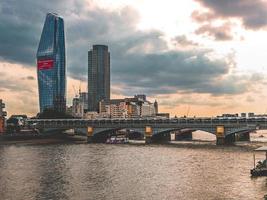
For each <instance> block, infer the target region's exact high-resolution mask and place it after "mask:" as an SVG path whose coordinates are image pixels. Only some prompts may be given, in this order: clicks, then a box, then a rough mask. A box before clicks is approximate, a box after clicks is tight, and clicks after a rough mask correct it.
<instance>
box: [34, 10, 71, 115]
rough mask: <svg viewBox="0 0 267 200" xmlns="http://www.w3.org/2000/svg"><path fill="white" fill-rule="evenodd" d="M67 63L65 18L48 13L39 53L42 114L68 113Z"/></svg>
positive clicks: (38, 68)
mask: <svg viewBox="0 0 267 200" xmlns="http://www.w3.org/2000/svg"><path fill="white" fill-rule="evenodd" d="M65 62H66V61H65V36H64V21H63V18H61V17H59V16H58V15H57V14H54V13H48V14H47V15H46V19H45V24H44V27H43V31H42V35H41V39H40V43H39V47H38V51H37V75H38V89H39V105H40V112H43V111H44V110H47V109H49V110H54V111H57V112H65V111H66V67H65Z"/></svg>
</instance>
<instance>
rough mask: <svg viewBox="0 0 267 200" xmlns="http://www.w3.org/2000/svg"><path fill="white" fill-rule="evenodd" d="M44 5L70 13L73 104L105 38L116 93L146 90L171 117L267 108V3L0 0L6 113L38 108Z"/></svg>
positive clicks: (0, 70) (0, 89) (0, 95)
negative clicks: (91, 54) (93, 50)
mask: <svg viewBox="0 0 267 200" xmlns="http://www.w3.org/2000/svg"><path fill="white" fill-rule="evenodd" d="M48 12H55V13H58V14H59V15H60V16H62V17H63V18H64V23H65V36H66V52H67V57H66V59H67V64H66V67H67V91H66V92H67V102H68V104H69V105H70V104H71V101H72V98H73V97H74V96H75V90H76V92H77V91H78V89H79V86H80V85H81V89H82V91H86V90H87V66H88V63H87V52H88V50H90V49H91V48H92V45H93V44H105V45H108V46H109V50H110V53H111V97H112V98H121V97H129V96H133V95H134V94H146V95H147V96H148V99H149V100H151V101H154V100H155V99H156V100H157V101H158V103H159V110H160V112H169V113H171V115H172V116H174V115H177V116H184V115H188V116H199V117H200V116H202V117H203V116H217V115H220V114H222V113H241V112H255V113H259V114H263V113H267V105H265V100H267V81H266V75H267V1H264V0H235V1H232V0H186V1H185V0H184V1H177V0H157V1H155V0H64V1H62V0H46V1H43V0H20V1H16V0H1V1H0V99H3V100H4V102H5V103H6V110H7V112H8V115H11V114H15V113H25V114H28V115H30V116H33V115H35V114H36V113H37V112H38V111H39V102H38V89H37V72H36V51H37V48H38V43H39V39H40V36H41V31H42V28H43V24H44V20H45V16H46V13H48ZM74 88H75V89H74Z"/></svg>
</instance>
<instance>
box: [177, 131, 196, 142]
mask: <svg viewBox="0 0 267 200" xmlns="http://www.w3.org/2000/svg"><path fill="white" fill-rule="evenodd" d="M192 133H193V131H186V132H181V131H177V132H175V141H183V140H192V139H193V134H192Z"/></svg>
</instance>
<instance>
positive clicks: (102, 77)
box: [88, 45, 110, 112]
mask: <svg viewBox="0 0 267 200" xmlns="http://www.w3.org/2000/svg"><path fill="white" fill-rule="evenodd" d="M101 100H104V101H109V100H110V53H109V51H108V46H106V45H93V49H92V50H90V51H88V111H89V112H99V102H100V101H101Z"/></svg>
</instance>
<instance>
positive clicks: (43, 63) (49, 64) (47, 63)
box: [37, 59, 54, 70]
mask: <svg viewBox="0 0 267 200" xmlns="http://www.w3.org/2000/svg"><path fill="white" fill-rule="evenodd" d="M53 65H54V60H51V59H50V60H38V61H37V67H38V70H46V69H51V68H53Z"/></svg>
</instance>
